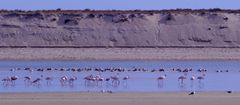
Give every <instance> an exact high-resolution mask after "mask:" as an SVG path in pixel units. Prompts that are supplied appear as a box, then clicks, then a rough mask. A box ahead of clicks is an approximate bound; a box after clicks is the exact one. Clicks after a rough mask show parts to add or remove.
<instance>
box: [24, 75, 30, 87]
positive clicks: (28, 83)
mask: <svg viewBox="0 0 240 105" xmlns="http://www.w3.org/2000/svg"><path fill="white" fill-rule="evenodd" d="M24 83H25V85H30V84H31V77H29V76H25V77H24Z"/></svg>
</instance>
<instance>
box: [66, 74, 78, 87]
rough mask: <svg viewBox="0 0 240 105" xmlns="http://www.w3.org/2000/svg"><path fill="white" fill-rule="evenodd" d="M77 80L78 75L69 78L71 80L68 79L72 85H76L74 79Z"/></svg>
mask: <svg viewBox="0 0 240 105" xmlns="http://www.w3.org/2000/svg"><path fill="white" fill-rule="evenodd" d="M76 80H77V77H76V76H73V77H71V78H69V80H68V82H69V85H70V86H73V85H74V81H76Z"/></svg>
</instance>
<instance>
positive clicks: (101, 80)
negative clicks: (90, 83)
mask: <svg viewBox="0 0 240 105" xmlns="http://www.w3.org/2000/svg"><path fill="white" fill-rule="evenodd" d="M95 78H96V81H97V86H98V85H99V86H102V82H103V81H104V78H103V77H101V76H100V75H97V76H96V77H95ZM99 83H100V84H99Z"/></svg>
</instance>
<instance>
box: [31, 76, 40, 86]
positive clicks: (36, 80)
mask: <svg viewBox="0 0 240 105" xmlns="http://www.w3.org/2000/svg"><path fill="white" fill-rule="evenodd" d="M40 81H41V79H40V78H37V79H35V80H33V81H32V85H35V86H39V85H40Z"/></svg>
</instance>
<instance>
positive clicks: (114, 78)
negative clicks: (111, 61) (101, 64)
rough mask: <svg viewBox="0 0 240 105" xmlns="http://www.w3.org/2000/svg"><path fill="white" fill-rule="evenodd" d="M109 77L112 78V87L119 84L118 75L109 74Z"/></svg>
mask: <svg viewBox="0 0 240 105" xmlns="http://www.w3.org/2000/svg"><path fill="white" fill-rule="evenodd" d="M111 79H112V85H113V86H114V87H117V86H119V84H120V80H119V77H118V76H111Z"/></svg>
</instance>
